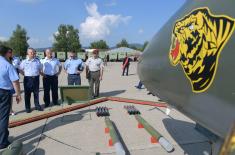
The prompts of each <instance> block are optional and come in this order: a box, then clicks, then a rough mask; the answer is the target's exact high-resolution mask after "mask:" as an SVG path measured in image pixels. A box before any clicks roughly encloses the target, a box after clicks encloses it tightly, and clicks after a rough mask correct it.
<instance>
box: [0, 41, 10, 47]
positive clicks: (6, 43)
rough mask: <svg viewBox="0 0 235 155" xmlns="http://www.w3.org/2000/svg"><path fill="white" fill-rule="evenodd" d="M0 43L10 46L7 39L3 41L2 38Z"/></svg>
mask: <svg viewBox="0 0 235 155" xmlns="http://www.w3.org/2000/svg"><path fill="white" fill-rule="evenodd" d="M0 45H4V46H9V44H8V42H7V41H1V40H0Z"/></svg>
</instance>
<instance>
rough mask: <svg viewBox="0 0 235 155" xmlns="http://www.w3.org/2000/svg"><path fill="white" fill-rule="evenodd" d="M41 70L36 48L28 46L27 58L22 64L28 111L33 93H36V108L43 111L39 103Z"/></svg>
mask: <svg viewBox="0 0 235 155" xmlns="http://www.w3.org/2000/svg"><path fill="white" fill-rule="evenodd" d="M41 70H42V64H41V62H40V61H39V60H38V59H37V58H36V57H35V50H34V49H33V48H28V50H27V58H26V59H25V60H23V61H22V63H21V64H20V72H21V73H22V74H23V75H24V91H25V96H24V97H25V110H26V112H27V113H30V112H31V104H30V98H31V93H33V95H34V104H35V109H36V110H38V111H43V109H42V108H41V106H40V104H39V75H40V74H41Z"/></svg>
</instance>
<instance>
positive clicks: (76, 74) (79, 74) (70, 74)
mask: <svg viewBox="0 0 235 155" xmlns="http://www.w3.org/2000/svg"><path fill="white" fill-rule="evenodd" d="M69 75H80V74H69Z"/></svg>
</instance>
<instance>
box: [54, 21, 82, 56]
mask: <svg viewBox="0 0 235 155" xmlns="http://www.w3.org/2000/svg"><path fill="white" fill-rule="evenodd" d="M78 33H79V31H78V29H75V28H74V27H73V26H72V25H63V24H61V25H60V26H59V27H58V32H57V33H56V34H54V40H55V42H54V43H53V49H54V50H55V51H64V52H68V51H72V50H73V51H76V52H78V51H80V50H81V44H80V41H79V35H78Z"/></svg>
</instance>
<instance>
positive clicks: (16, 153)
mask: <svg viewBox="0 0 235 155" xmlns="http://www.w3.org/2000/svg"><path fill="white" fill-rule="evenodd" d="M2 155H23V144H22V143H21V142H20V141H14V142H12V144H11V145H10V146H8V148H6V149H5V150H4V151H3V152H2Z"/></svg>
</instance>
